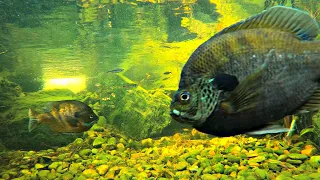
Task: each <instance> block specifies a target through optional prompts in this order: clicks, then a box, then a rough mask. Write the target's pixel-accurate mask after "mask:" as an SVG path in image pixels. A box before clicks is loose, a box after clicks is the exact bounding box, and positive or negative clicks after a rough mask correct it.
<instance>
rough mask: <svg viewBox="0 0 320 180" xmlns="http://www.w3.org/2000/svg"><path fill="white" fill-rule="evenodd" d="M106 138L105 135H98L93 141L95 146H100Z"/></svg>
mask: <svg viewBox="0 0 320 180" xmlns="http://www.w3.org/2000/svg"><path fill="white" fill-rule="evenodd" d="M105 142H106V140H105V139H104V138H103V137H96V138H95V139H94V141H93V144H92V145H93V147H100V146H101V145H102V144H103V143H105Z"/></svg>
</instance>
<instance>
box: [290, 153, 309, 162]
mask: <svg viewBox="0 0 320 180" xmlns="http://www.w3.org/2000/svg"><path fill="white" fill-rule="evenodd" d="M288 157H289V158H291V159H295V160H306V159H308V156H307V155H305V154H298V153H290V154H288Z"/></svg>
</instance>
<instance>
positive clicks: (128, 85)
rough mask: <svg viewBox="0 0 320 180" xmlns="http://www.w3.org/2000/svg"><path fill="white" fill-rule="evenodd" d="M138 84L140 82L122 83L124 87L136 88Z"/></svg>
mask: <svg viewBox="0 0 320 180" xmlns="http://www.w3.org/2000/svg"><path fill="white" fill-rule="evenodd" d="M137 86H138V84H134V83H129V84H124V85H122V87H123V88H135V87H137Z"/></svg>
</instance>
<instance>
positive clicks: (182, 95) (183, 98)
mask: <svg viewBox="0 0 320 180" xmlns="http://www.w3.org/2000/svg"><path fill="white" fill-rule="evenodd" d="M188 99H189V95H188V94H181V100H188Z"/></svg>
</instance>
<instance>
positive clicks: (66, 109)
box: [28, 100, 98, 133]
mask: <svg viewBox="0 0 320 180" xmlns="http://www.w3.org/2000/svg"><path fill="white" fill-rule="evenodd" d="M45 109H47V112H44V113H39V112H36V111H35V110H33V109H31V108H30V109H29V125H28V130H29V132H31V131H33V130H34V129H35V128H37V127H38V126H39V125H40V124H46V125H48V126H50V128H51V129H52V130H53V131H56V132H66V133H69V132H70V133H73V132H84V131H87V130H89V129H90V128H91V127H92V125H93V124H94V123H96V122H97V120H98V116H97V115H96V114H95V113H94V112H93V111H92V109H91V108H90V107H89V106H88V105H86V104H84V103H83V102H80V101H76V100H64V101H55V102H49V103H48V104H47V106H46V108H45Z"/></svg>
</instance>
